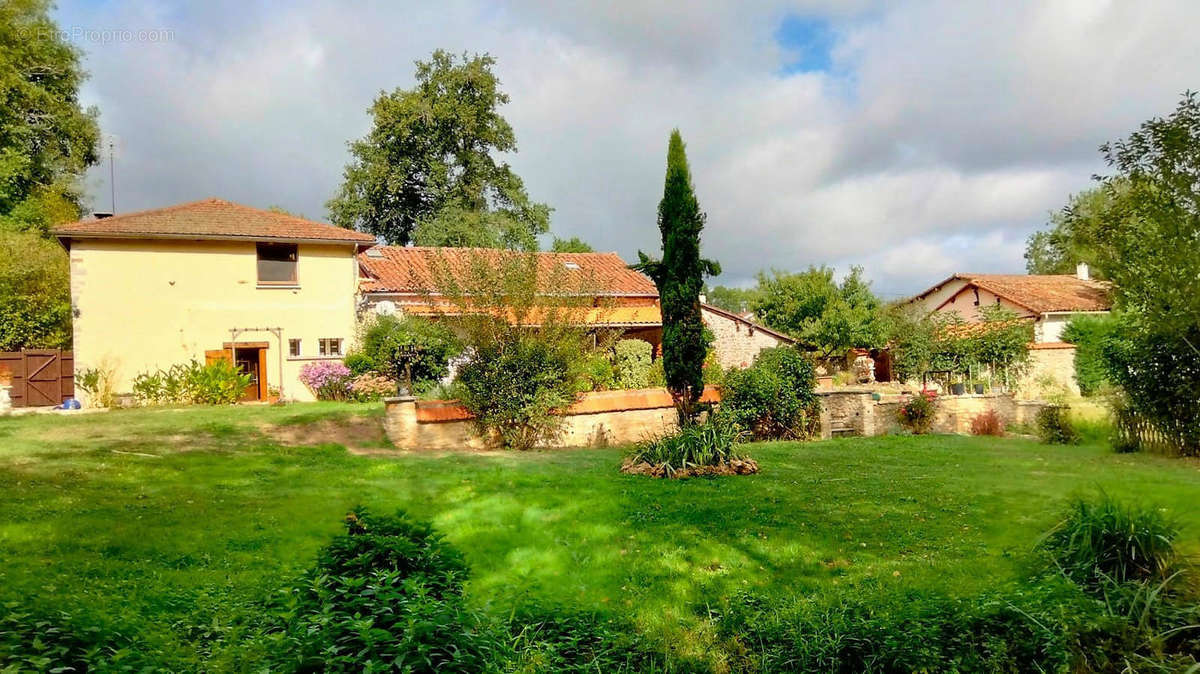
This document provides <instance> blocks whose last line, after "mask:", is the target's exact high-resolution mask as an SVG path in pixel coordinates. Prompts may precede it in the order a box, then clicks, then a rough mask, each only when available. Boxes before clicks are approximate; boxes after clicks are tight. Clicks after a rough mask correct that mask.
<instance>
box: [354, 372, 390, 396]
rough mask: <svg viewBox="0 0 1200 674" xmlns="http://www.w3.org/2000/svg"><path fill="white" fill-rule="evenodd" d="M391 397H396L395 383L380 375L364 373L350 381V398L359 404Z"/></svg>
mask: <svg viewBox="0 0 1200 674" xmlns="http://www.w3.org/2000/svg"><path fill="white" fill-rule="evenodd" d="M392 395H396V382H395V381H394V380H391V379H388V378H387V377H385V376H383V375H381V374H378V373H375V372H365V373H363V374H360V375H358V376H357V377H355V378H354V379H352V380H350V397H352V398H354V399H355V400H358V401H360V402H367V401H371V400H380V399H382V398H384V397H386V396H392Z"/></svg>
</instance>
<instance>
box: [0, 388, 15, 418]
mask: <svg viewBox="0 0 1200 674" xmlns="http://www.w3.org/2000/svg"><path fill="white" fill-rule="evenodd" d="M10 388H12V387H11V386H8V385H0V414H8V412H9V410H11V409H12V398H11V397H10V396H9V394H8V390H9V389H10Z"/></svg>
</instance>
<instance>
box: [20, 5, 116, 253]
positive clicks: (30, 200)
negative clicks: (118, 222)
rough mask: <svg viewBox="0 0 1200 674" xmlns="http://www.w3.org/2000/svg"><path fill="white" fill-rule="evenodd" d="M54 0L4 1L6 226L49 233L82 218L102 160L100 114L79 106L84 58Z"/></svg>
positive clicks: (83, 77)
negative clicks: (66, 35)
mask: <svg viewBox="0 0 1200 674" xmlns="http://www.w3.org/2000/svg"><path fill="white" fill-rule="evenodd" d="M49 9H50V2H49V1H48V0H7V1H5V2H2V3H0V97H2V98H3V101H4V104H3V105H0V228H4V229H10V230H12V229H15V230H33V231H37V232H40V233H42V234H45V233H46V232H47V231H49V229H50V228H51V227H53V226H54V225H57V224H61V223H63V222H70V221H72V220H76V219H78V217H79V214H80V211H81V206H80V204H81V201H82V198H83V197H82V195H81V193H80V191H79V185H78V182H79V178H80V176H81V175H82V174H83V172H84V171H85V170H86V169H87V167H89V166H91V165H93V164H95V163H96V162H97V160H98V155H97V151H96V150H97V145H98V141H99V135H100V130H99V126H98V125H97V123H96V118H97V117H98V115H99V113H98V112H97V111H96V109H95V108H89V109H87V110H84V109H82V108H81V107H80V105H79V86H80V84H81V83H82V82H83V80H84V79H85V77H86V74H85V73H84V71H83V69H82V68H81V67H80V63H79V60H80V53H79V50H78V49H76V48H75V47H73V46H71V45H70V44H68V43H67V42H66V41H65V40H64V39H63V38H62V31H60V30H59V29H58V26H57V25H56V24H55V23H54V21H53V20H52V19H51V18H50V15H49Z"/></svg>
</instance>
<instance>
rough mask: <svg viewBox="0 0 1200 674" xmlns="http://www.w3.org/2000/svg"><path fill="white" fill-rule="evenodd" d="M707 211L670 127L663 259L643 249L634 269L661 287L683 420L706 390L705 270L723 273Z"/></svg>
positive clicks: (672, 381)
mask: <svg viewBox="0 0 1200 674" xmlns="http://www.w3.org/2000/svg"><path fill="white" fill-rule="evenodd" d="M702 229H704V213H702V212H701V211H700V202H698V201H697V200H696V193H695V191H694V190H693V189H692V174H691V171H690V170H689V169H688V160H687V154H686V153H685V152H684V147H683V138H682V137H681V136H680V135H679V129H675V130H673V131H672V132H671V141H670V144H669V145H668V147H667V178H666V184H665V185H664V187H663V198H662V201H660V202H659V203H658V231H659V232H661V233H662V248H663V257H662V260H655V259H652V258H650V257H648V256H647V255H646V254H645V253H643V252H641V251H638V259H639V260H640V261H639V262H638V264H636V265H633V268H634V269H637V270H638V271H641V272H643V273H645V274H646V275H647V276H649V277H650V278H651V279H653V280H654V285H655V286H657V287H658V296H659V301H660V304H661V306H662V322H663V336H662V359H663V371H664V372H665V373H666V378H667V389H668V390H669V391H670V392H671V397H672V398H673V399H674V401H675V409H676V410H677V411H678V412H679V421H680V423H681V424H686V423H691V422H692V421H694V420H695V418H696V415H697V414H698V413H699V409H698V407H697V403H698V402H699V401H700V395H701V393H703V392H704V356H705V353H706V352H707V350H708V341H707V340H706V339H705V335H704V323H703V321H702V320H701V317H700V291H701V289H702V288H703V287H704V276H705V275H717V274H720V273H721V265H719V264H717V263H716V262H714V261H712V260H704V259H701V257H700V230H702Z"/></svg>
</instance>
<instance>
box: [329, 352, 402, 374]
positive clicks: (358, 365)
mask: <svg viewBox="0 0 1200 674" xmlns="http://www.w3.org/2000/svg"><path fill="white" fill-rule="evenodd" d="M342 364H343V365H345V366H346V367H347V368H348V369H349V370H350V374H352V375H354V376H355V377H358V376H361V375H364V374H366V373H368V372H377V371H378V369H379V364H378V363H376V362H375V359H374V358H372V357H370V356H368V355H367V354H365V353H352V354H349V355H348V356H346V357H345V358H343V359H342ZM381 374H386V375H391V376H394V375H395V371H393V372H390V373H381Z"/></svg>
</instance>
